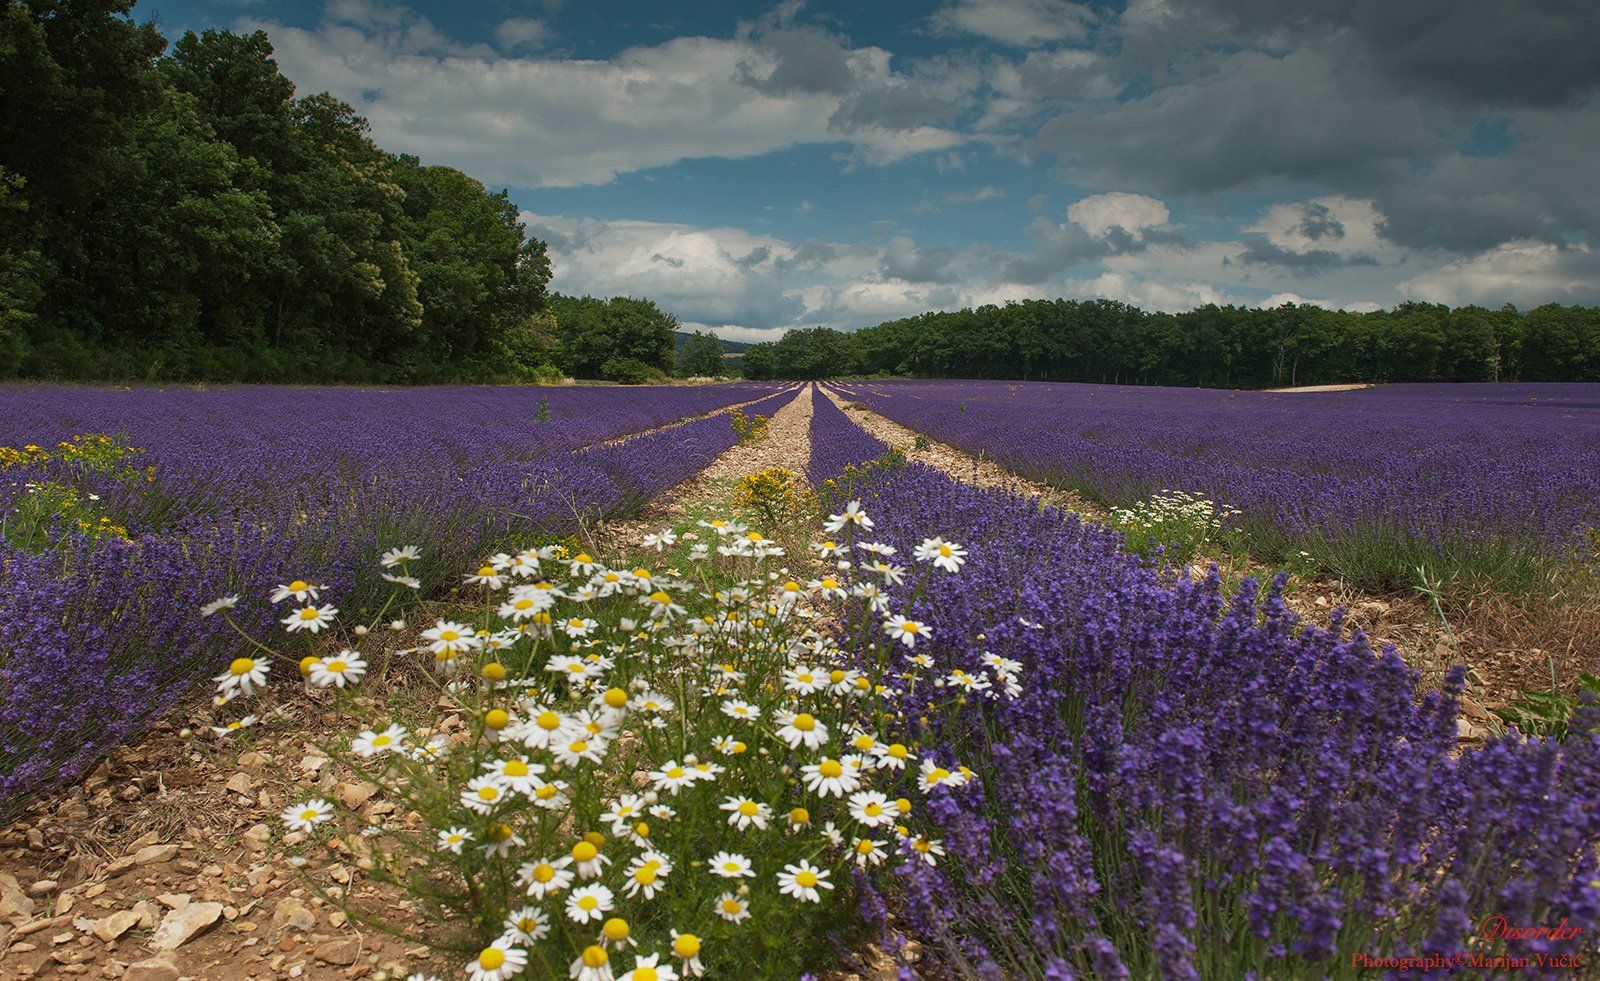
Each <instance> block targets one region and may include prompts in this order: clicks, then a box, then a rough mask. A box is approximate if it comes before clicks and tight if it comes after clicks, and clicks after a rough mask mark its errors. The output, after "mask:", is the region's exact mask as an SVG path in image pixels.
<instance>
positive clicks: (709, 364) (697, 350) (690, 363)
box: [677, 330, 727, 378]
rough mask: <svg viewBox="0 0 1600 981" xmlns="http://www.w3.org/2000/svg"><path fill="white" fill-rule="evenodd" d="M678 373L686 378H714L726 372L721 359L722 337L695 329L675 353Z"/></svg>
mask: <svg viewBox="0 0 1600 981" xmlns="http://www.w3.org/2000/svg"><path fill="white" fill-rule="evenodd" d="M677 359H678V361H677V363H678V373H679V374H680V375H683V376H684V377H686V378H690V377H697V376H698V377H704V378H715V377H717V376H718V375H724V374H727V370H726V368H725V367H724V364H723V359H722V339H721V338H719V337H717V335H715V334H712V333H709V332H702V331H698V330H697V331H695V332H694V333H693V334H691V335H690V336H689V338H688V340H686V341H684V342H683V348H682V349H681V350H679V351H678V354H677Z"/></svg>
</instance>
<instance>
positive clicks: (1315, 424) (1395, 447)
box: [840, 382, 1600, 589]
mask: <svg viewBox="0 0 1600 981" xmlns="http://www.w3.org/2000/svg"><path fill="white" fill-rule="evenodd" d="M840 389H841V390H842V391H845V392H847V393H849V397H851V398H853V399H858V400H860V401H861V402H863V403H865V404H866V405H868V406H869V407H871V408H872V409H874V410H876V411H878V412H881V413H883V414H884V415H885V416H888V417H889V418H891V419H894V420H895V421H897V422H900V423H902V424H903V425H906V426H909V427H911V428H913V429H916V430H918V431H920V432H924V433H927V434H928V435H929V436H932V437H933V438H935V439H938V440H941V441H944V442H948V443H950V444H952V445H954V446H956V447H958V448H960V449H963V450H966V451H968V452H971V453H981V454H983V455H985V456H986V457H989V458H992V459H994V460H995V461H997V462H998V463H1000V464H1001V465H1003V466H1005V467H1007V468H1009V469H1012V470H1014V471H1016V472H1018V473H1021V474H1024V475H1027V476H1030V477H1034V478H1037V479H1040V480H1044V481H1046V482H1050V483H1055V484H1059V485H1062V486H1065V487H1070V488H1073V489H1075V490H1078V491H1081V492H1084V493H1086V494H1088V495H1090V496H1091V497H1092V498H1094V499H1096V500H1098V501H1101V502H1103V503H1105V504H1107V505H1112V506H1124V505H1128V504H1131V503H1134V502H1136V501H1139V500H1142V499H1145V498H1148V497H1149V496H1150V495H1152V494H1154V493H1156V492H1158V491H1161V490H1183V491H1192V492H1197V493H1199V494H1202V495H1205V496H1207V497H1209V498H1211V499H1212V500H1213V501H1215V502H1217V503H1218V504H1221V505H1226V506H1228V507H1230V508H1234V509H1237V510H1238V511H1239V512H1240V515H1239V518H1238V525H1239V529H1240V531H1241V532H1242V533H1243V534H1244V536H1245V538H1246V539H1247V541H1246V544H1247V545H1248V547H1249V548H1251V549H1252V550H1254V551H1255V552H1256V553H1257V554H1258V555H1260V556H1262V557H1263V558H1266V559H1268V560H1271V561H1281V560H1283V559H1285V558H1287V557H1290V556H1295V555H1297V554H1298V553H1300V552H1301V551H1305V552H1307V553H1309V555H1310V557H1311V559H1312V560H1313V561H1315V562H1316V563H1317V564H1318V565H1320V566H1321V567H1323V568H1326V569H1328V570H1331V571H1334V572H1336V573H1339V574H1342V575H1346V576H1349V577H1351V578H1353V579H1355V580H1358V581H1361V582H1363V583H1365V584H1367V585H1369V586H1371V587H1373V588H1379V589H1391V588H1404V587H1407V586H1410V585H1414V584H1415V583H1416V579H1417V576H1416V570H1417V569H1418V568H1419V567H1425V568H1427V569H1429V570H1431V572H1432V573H1433V574H1435V575H1443V576H1446V577H1450V576H1455V575H1463V576H1485V577H1489V578H1493V579H1501V580H1506V579H1515V578H1516V577H1518V576H1522V575H1526V574H1530V572H1531V569H1532V568H1533V567H1536V566H1539V565H1541V564H1542V563H1543V562H1544V561H1545V560H1557V561H1561V560H1565V559H1567V558H1570V557H1571V556H1573V555H1574V554H1575V553H1580V552H1583V551H1584V550H1586V549H1587V550H1590V551H1592V549H1593V548H1594V545H1593V542H1592V540H1591V537H1590V536H1592V535H1593V533H1594V529H1595V528H1596V527H1597V525H1600V385H1593V384H1530V385H1516V384H1502V385H1489V384H1463V385H1389V386H1382V387H1377V388H1368V389H1362V390H1358V391H1342V392H1315V391H1300V392H1284V393H1271V392H1235V391H1221V390H1209V389H1174V388H1138V387H1126V386H1120V387H1119V386H1105V385H1074V384H1050V383H1028V382H887V383H870V384H854V385H845V386H840Z"/></svg>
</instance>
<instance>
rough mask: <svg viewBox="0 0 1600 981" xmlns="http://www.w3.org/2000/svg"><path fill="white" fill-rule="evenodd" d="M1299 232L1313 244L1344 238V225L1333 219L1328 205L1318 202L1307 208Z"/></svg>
mask: <svg viewBox="0 0 1600 981" xmlns="http://www.w3.org/2000/svg"><path fill="white" fill-rule="evenodd" d="M1298 231H1299V232H1300V234H1302V235H1304V236H1305V237H1306V238H1309V239H1310V240H1311V241H1313V242H1320V241H1322V240H1323V239H1325V238H1344V225H1343V224H1342V223H1341V222H1340V221H1339V219H1337V218H1334V217H1333V215H1332V212H1330V211H1329V210H1328V206H1327V205H1325V204H1318V203H1316V202H1311V203H1310V204H1307V205H1306V206H1305V217H1304V218H1302V219H1301V220H1300V226H1299V229H1298Z"/></svg>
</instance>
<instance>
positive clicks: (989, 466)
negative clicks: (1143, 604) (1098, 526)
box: [822, 386, 1108, 518]
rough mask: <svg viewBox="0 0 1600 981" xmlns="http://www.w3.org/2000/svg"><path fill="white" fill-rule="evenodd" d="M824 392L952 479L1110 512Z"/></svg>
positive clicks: (1089, 513)
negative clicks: (923, 442) (922, 442)
mask: <svg viewBox="0 0 1600 981" xmlns="http://www.w3.org/2000/svg"><path fill="white" fill-rule="evenodd" d="M822 392H823V394H824V395H825V396H826V397H827V398H829V399H830V400H832V402H833V403H834V404H835V405H837V406H839V408H841V409H843V410H844V411H845V413H846V414H847V415H848V416H849V417H850V418H851V419H853V420H854V421H855V422H856V424H857V425H859V426H860V427H861V428H862V429H865V430H866V431H867V432H869V433H871V434H872V435H873V436H876V437H877V438H878V439H881V440H883V441H884V442H885V443H887V444H889V445H890V446H892V447H895V448H896V449H898V450H900V451H901V452H902V453H904V454H905V457H906V459H907V460H910V461H912V462H913V463H924V464H927V465H928V466H930V467H933V468H934V469H936V470H942V471H944V472H945V473H946V474H949V475H950V477H951V479H953V480H958V481H960V482H962V483H964V484H973V485H975V486H978V487H994V488H999V489H1001V490H1006V491H1011V492H1012V493H1016V494H1026V495H1028V496H1030V497H1036V498H1038V499H1039V500H1041V501H1045V502H1046V503H1049V504H1053V505H1055V506H1056V507H1060V508H1065V509H1066V510H1068V511H1072V512H1075V513H1077V514H1081V515H1083V516H1084V517H1087V518H1104V517H1106V516H1107V514H1108V512H1107V511H1106V509H1105V508H1103V507H1101V506H1100V505H1098V504H1095V503H1094V502H1092V501H1090V500H1088V499H1086V498H1085V497H1083V496H1082V495H1081V494H1075V493H1073V492H1072V491H1069V490H1064V489H1062V488H1060V487H1052V486H1051V485H1049V484H1046V483H1042V482H1040V481H1037V480H1029V479H1028V478H1027V477H1023V476H1020V475H1018V474H1014V473H1012V472H1011V471H1009V470H1007V469H1006V468H1004V467H1002V466H1000V465H999V464H998V463H995V462H994V461H993V460H990V459H986V458H984V457H980V456H974V455H973V454H971V453H967V452H965V451H963V450H958V449H956V448H955V447H953V446H951V445H949V444H948V443H941V442H939V441H938V440H936V439H933V438H932V437H931V436H927V434H926V433H919V432H917V431H916V430H914V429H911V428H909V427H907V426H903V425H901V424H900V423H898V422H895V421H894V420H892V419H890V418H888V417H887V416H883V415H879V414H878V413H876V412H874V411H872V410H871V409H869V408H867V407H866V406H865V405H863V404H862V403H860V402H856V401H852V400H851V399H850V398H849V397H848V396H846V395H844V394H842V393H841V392H839V391H837V390H835V389H833V388H831V387H829V386H823V387H822ZM918 436H924V437H926V443H927V447H926V448H925V449H919V448H918V447H917V437H918Z"/></svg>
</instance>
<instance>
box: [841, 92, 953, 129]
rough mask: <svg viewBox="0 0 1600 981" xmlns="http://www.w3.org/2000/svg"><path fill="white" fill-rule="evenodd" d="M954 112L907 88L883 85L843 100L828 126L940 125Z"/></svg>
mask: <svg viewBox="0 0 1600 981" xmlns="http://www.w3.org/2000/svg"><path fill="white" fill-rule="evenodd" d="M954 112H955V111H954V109H952V108H951V107H950V106H948V105H946V104H945V103H943V102H940V101H939V100H937V99H935V98H933V97H931V96H929V95H927V94H926V93H923V92H919V91H918V90H916V89H914V88H912V87H910V86H908V85H898V86H883V87H881V88H875V89H870V90H868V91H865V92H860V93H857V94H856V95H853V96H851V97H850V98H849V99H847V100H845V102H844V104H843V105H841V106H840V107H839V109H838V111H837V112H835V113H834V114H833V117H832V118H831V119H829V120H828V123H829V125H832V126H843V127H845V128H849V127H851V126H873V125H877V126H887V127H889V128H890V129H906V128H909V127H912V126H919V125H922V124H923V123H932V122H942V121H944V120H947V119H949V118H950V117H951V116H953V115H954Z"/></svg>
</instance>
